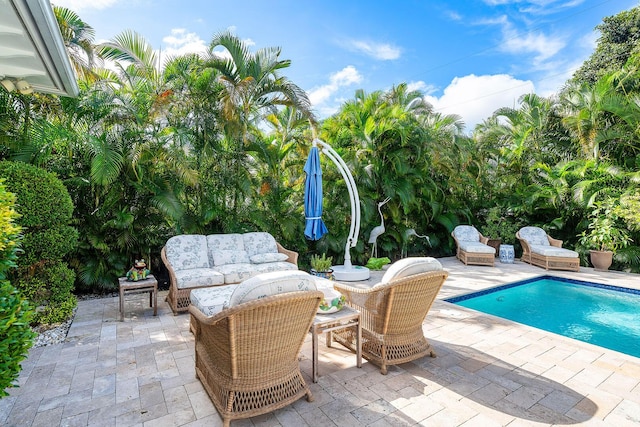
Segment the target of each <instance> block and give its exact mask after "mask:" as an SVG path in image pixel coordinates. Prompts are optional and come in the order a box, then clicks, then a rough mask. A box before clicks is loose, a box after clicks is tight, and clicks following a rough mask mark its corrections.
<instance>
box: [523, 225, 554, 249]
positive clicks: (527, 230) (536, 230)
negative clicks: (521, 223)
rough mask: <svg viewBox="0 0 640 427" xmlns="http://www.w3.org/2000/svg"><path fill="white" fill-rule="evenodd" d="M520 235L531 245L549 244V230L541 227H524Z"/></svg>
mask: <svg viewBox="0 0 640 427" xmlns="http://www.w3.org/2000/svg"><path fill="white" fill-rule="evenodd" d="M518 235H519V236H520V238H521V239H524V240H526V241H527V243H528V244H529V245H539V246H549V239H548V238H547V232H546V231H544V230H543V229H542V228H540V227H522V228H521V229H520V231H518Z"/></svg>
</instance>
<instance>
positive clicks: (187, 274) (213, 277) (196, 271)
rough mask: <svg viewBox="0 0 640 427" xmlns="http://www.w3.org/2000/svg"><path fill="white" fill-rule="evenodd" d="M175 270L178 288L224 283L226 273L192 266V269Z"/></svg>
mask: <svg viewBox="0 0 640 427" xmlns="http://www.w3.org/2000/svg"><path fill="white" fill-rule="evenodd" d="M174 272H175V275H176V287H177V288H178V289H189V288H197V287H200V286H216V285H222V284H224V275H223V274H221V273H218V272H217V271H215V270H212V269H210V268H192V269H190V270H175V271H174Z"/></svg>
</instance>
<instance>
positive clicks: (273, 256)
mask: <svg viewBox="0 0 640 427" xmlns="http://www.w3.org/2000/svg"><path fill="white" fill-rule="evenodd" d="M288 258H289V256H288V255H286V254H283V253H280V252H268V253H263V254H255V255H253V256H252V257H251V262H252V263H253V264H264V263H265V262H277V261H285V260H287V259H288Z"/></svg>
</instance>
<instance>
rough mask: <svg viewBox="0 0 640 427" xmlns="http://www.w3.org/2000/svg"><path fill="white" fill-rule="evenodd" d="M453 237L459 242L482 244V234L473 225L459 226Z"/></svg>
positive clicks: (454, 230)
mask: <svg viewBox="0 0 640 427" xmlns="http://www.w3.org/2000/svg"><path fill="white" fill-rule="evenodd" d="M453 235H454V236H455V237H456V239H458V241H459V242H480V232H478V230H476V228H475V227H474V226H472V225H458V226H457V227H456V228H454V229H453Z"/></svg>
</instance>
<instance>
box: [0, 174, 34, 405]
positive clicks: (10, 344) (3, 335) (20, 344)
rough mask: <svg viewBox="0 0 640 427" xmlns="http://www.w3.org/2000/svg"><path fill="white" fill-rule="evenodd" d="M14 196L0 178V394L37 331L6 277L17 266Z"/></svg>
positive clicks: (3, 394) (13, 374)
mask: <svg viewBox="0 0 640 427" xmlns="http://www.w3.org/2000/svg"><path fill="white" fill-rule="evenodd" d="M14 202H15V196H14V195H13V194H11V193H9V192H7V191H6V190H5V187H4V184H3V182H2V180H0V397H3V396H6V395H7V394H8V393H7V392H6V391H5V389H6V388H7V387H10V386H11V385H12V383H13V382H14V380H15V379H16V378H17V376H18V374H19V373H20V369H21V367H20V362H21V361H22V360H23V359H24V358H25V357H26V356H27V351H28V350H29V348H31V345H32V344H33V337H34V336H35V334H34V333H33V332H32V331H31V328H30V327H29V322H30V320H31V315H32V312H31V310H30V309H29V305H28V303H27V301H26V300H24V299H23V298H21V296H20V295H19V294H18V291H17V290H16V288H14V287H13V286H12V285H11V284H10V283H9V282H8V281H6V280H4V279H5V278H6V275H7V272H8V271H9V269H10V268H12V267H15V259H16V252H17V250H18V244H19V238H20V234H19V233H20V227H19V226H18V225H16V224H15V222H14V221H15V220H16V219H17V218H18V214H17V213H16V211H15V210H14V207H13V206H14Z"/></svg>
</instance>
